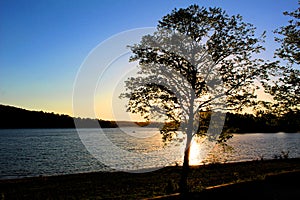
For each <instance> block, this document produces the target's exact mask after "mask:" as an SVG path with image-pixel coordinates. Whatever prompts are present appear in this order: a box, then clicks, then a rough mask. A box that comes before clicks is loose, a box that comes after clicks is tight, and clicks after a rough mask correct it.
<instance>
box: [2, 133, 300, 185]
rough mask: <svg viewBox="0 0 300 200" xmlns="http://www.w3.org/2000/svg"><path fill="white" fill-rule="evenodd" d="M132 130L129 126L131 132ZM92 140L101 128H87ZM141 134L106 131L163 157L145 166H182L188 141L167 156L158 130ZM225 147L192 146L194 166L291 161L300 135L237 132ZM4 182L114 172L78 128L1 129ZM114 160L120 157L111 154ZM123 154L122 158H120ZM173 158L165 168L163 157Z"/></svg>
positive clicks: (299, 152) (125, 145)
mask: <svg viewBox="0 0 300 200" xmlns="http://www.w3.org/2000/svg"><path fill="white" fill-rule="evenodd" d="M128 129H130V128H128ZM85 131H86V134H87V135H90V137H91V140H92V139H93V136H94V135H95V134H97V129H86V130H85ZM131 131H135V134H138V133H139V131H143V134H146V132H148V133H149V134H150V135H151V137H146V138H136V137H132V136H130V135H127V134H124V133H120V132H119V129H105V132H106V136H107V137H108V138H109V139H110V140H111V141H112V142H113V143H114V144H115V145H117V146H118V147H120V148H122V149H124V150H126V151H131V152H137V153H140V154H142V153H145V154H147V153H151V152H155V151H158V152H160V154H157V156H156V157H155V158H154V160H155V162H152V161H151V162H150V160H146V159H145V160H142V162H141V163H142V164H143V167H145V168H147V167H149V168H151V167H162V166H165V165H175V163H178V164H181V163H182V157H183V154H182V152H183V148H184V143H183V142H181V143H179V144H176V143H175V144H172V146H171V148H172V149H171V150H172V151H168V152H169V154H168V155H165V153H166V152H164V151H163V149H164V145H163V142H162V139H161V135H160V134H159V132H158V130H157V129H151V128H141V129H135V130H131ZM227 144H228V146H227V147H225V150H226V151H225V152H224V148H223V147H222V146H220V145H215V147H214V148H213V150H212V151H211V152H210V153H209V154H208V155H207V156H206V155H204V154H203V151H202V149H201V142H200V143H199V142H198V143H197V142H193V144H192V146H191V153H190V164H191V165H198V164H203V163H211V162H237V161H246V160H255V159H261V158H264V159H272V158H274V155H280V154H282V151H284V152H285V153H287V152H289V153H288V156H289V157H291V158H294V157H300V145H299V144H300V134H297V133H296V134H292V133H291V134H288V133H278V134H259V133H256V134H234V137H233V138H232V139H231V140H229V141H228V143H227ZM0 155H1V157H0V179H3V178H14V177H25V176H39V175H54V174H70V173H81V172H90V171H103V170H110V169H109V168H108V167H106V166H104V165H103V164H102V163H100V162H99V161H98V160H96V159H95V158H93V156H92V155H91V154H89V152H88V151H87V150H86V149H85V147H84V145H83V144H82V143H81V141H80V139H79V137H78V135H77V132H76V130H75V129H17V130H0ZM107 156H109V159H111V160H112V162H114V160H115V159H116V157H115V155H112V154H109V152H108V153H107ZM120 156H121V157H122V155H119V157H120ZM166 157H168V158H169V159H168V160H169V161H168V163H167V164H166V162H165V160H163V159H164V158H166Z"/></svg>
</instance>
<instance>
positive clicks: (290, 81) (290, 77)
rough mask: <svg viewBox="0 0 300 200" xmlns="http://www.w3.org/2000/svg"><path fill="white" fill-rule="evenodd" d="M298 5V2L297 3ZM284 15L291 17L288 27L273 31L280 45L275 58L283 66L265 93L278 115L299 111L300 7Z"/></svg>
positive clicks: (299, 2)
mask: <svg viewBox="0 0 300 200" xmlns="http://www.w3.org/2000/svg"><path fill="white" fill-rule="evenodd" d="M298 4H299V5H300V1H298ZM283 14H284V15H287V16H290V17H292V19H291V20H289V21H288V25H286V26H283V27H280V28H279V29H277V30H275V33H277V34H279V35H280V36H281V37H276V38H275V41H277V42H279V43H280V44H281V46H280V48H278V49H277V50H276V52H275V56H276V57H278V58H280V59H282V60H283V61H285V62H284V64H281V63H279V62H278V64H279V65H281V66H282V67H281V70H279V71H278V72H277V76H278V78H277V79H276V80H275V81H274V84H273V85H268V86H267V87H266V92H268V93H270V94H272V95H273V96H274V103H273V108H274V110H275V111H279V113H280V114H285V113H289V112H293V111H296V110H299V108H300V71H299V63H300V21H299V19H300V7H298V8H297V9H296V10H295V11H292V12H284V13H283Z"/></svg>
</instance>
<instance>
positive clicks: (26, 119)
mask: <svg viewBox="0 0 300 200" xmlns="http://www.w3.org/2000/svg"><path fill="white" fill-rule="evenodd" d="M75 119H76V120H78V121H80V125H81V127H78V128H99V126H97V125H98V124H99V125H100V126H101V127H102V128H113V127H117V125H116V123H115V122H112V121H106V120H98V119H89V118H84V119H83V118H75ZM95 121H97V122H98V124H97V123H95ZM0 128H2V129H5V128H8V129H10V128H75V124H74V118H73V117H70V116H68V115H60V114H55V113H46V112H43V111H29V110H25V109H21V108H16V107H12V106H5V105H0Z"/></svg>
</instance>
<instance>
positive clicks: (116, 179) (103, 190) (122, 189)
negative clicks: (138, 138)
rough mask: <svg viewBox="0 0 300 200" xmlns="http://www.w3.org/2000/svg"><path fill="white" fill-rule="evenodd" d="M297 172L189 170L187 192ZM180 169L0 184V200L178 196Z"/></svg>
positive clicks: (252, 166) (273, 168)
mask: <svg viewBox="0 0 300 200" xmlns="http://www.w3.org/2000/svg"><path fill="white" fill-rule="evenodd" d="M295 170H300V158H295V159H274V160H263V161H250V162H239V163H227V164H209V165H202V166H193V167H191V170H190V174H189V179H188V182H189V188H190V191H191V192H199V191H202V190H203V189H204V188H207V187H209V186H215V185H220V184H225V183H238V182H243V181H245V180H262V179H264V178H265V176H266V175H267V174H270V173H273V174H276V173H280V172H285V171H295ZM180 172H181V167H180V166H179V167H175V166H174V167H165V168H162V169H160V170H157V171H153V172H149V173H125V172H93V173H83V174H71V175H61V176H49V177H33V178H23V179H14V180H0V199H142V198H151V197H155V196H161V195H166V194H170V193H175V192H178V190H177V189H178V185H177V183H178V182H179V179H180Z"/></svg>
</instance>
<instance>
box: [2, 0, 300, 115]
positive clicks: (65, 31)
mask: <svg viewBox="0 0 300 200" xmlns="http://www.w3.org/2000/svg"><path fill="white" fill-rule="evenodd" d="M191 4H198V5H199V6H204V7H214V6H217V7H221V8H223V9H224V10H225V11H226V12H227V13H228V14H230V15H234V14H241V15H242V16H243V19H244V21H246V22H250V23H252V24H254V25H255V26H256V27H257V31H258V32H259V33H261V32H263V31H264V30H265V31H267V38H266V43H265V47H266V49H267V50H266V52H264V53H263V54H262V57H263V58H265V59H272V57H273V52H274V50H275V49H276V48H277V47H278V44H277V43H275V42H274V34H273V33H272V31H273V30H275V29H276V28H278V27H280V26H283V25H286V24H287V21H288V20H289V18H288V17H286V16H284V15H283V14H282V13H283V12H284V11H292V10H295V9H296V8H297V7H298V4H297V0H251V1H250V0H198V1H188V0H186V1H185V0H151V1H150V0H148V1H145V0H126V1H125V0H73V1H69V0H0V104H4V105H12V106H17V107H21V108H25V109H29V110H38V111H39V110H43V111H46V112H54V113H60V114H68V115H71V116H73V115H74V112H73V107H72V105H73V104H72V97H73V91H74V84H75V81H76V78H77V76H78V73H79V71H80V68H81V66H82V64H83V63H84V61H85V59H86V57H87V56H88V55H89V54H90V53H91V51H92V50H93V49H94V48H95V47H97V45H99V44H100V43H101V42H103V41H105V40H107V39H108V38H111V37H112V36H114V35H116V34H119V33H121V32H124V31H128V30H132V29H136V28H143V27H155V26H156V25H157V22H158V20H160V19H161V18H162V17H163V16H164V15H166V14H168V13H170V12H171V11H172V10H173V9H174V8H185V7H187V6H189V5H191ZM98 92H99V94H100V96H101V91H98ZM108 92H109V91H108ZM102 96H103V95H102ZM98 102H99V103H98ZM98 102H97V105H96V106H95V107H96V108H97V109H98V110H100V112H98V114H97V117H98V118H101V119H114V116H113V115H112V114H111V111H110V110H111V108H110V106H111V103H112V102H111V101H110V100H109V99H102V101H101V98H100V100H99V101H98ZM120 108H121V107H120ZM80 115H81V117H92V118H93V117H94V116H92V115H91V114H90V113H84V110H83V111H82V113H81V114H80Z"/></svg>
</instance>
